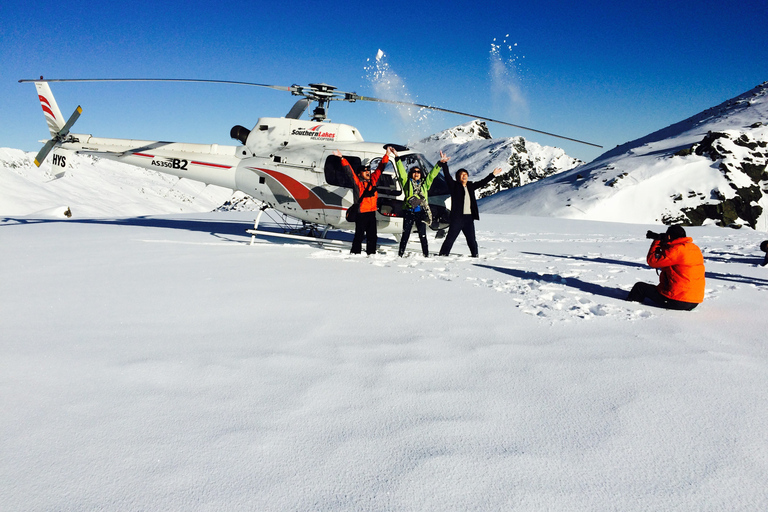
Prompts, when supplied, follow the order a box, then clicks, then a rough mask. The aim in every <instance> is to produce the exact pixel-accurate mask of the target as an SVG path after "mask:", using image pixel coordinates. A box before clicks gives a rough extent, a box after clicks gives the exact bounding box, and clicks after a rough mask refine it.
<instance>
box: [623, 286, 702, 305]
mask: <svg viewBox="0 0 768 512" xmlns="http://www.w3.org/2000/svg"><path fill="white" fill-rule="evenodd" d="M645 299H650V300H652V301H653V302H655V303H656V305H657V306H661V307H662V308H666V309H675V310H678V311H690V310H692V309H693V308H695V307H696V306H698V304H697V303H695V302H683V301H681V300H673V299H669V298H667V297H665V296H663V295H662V294H661V293H659V289H658V288H656V286H654V285H652V284H648V283H635V286H633V287H632V289H631V290H630V291H629V295H627V300H628V301H630V302H640V303H642V302H643V301H645Z"/></svg>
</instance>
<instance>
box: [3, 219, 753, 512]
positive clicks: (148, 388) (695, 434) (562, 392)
mask: <svg viewBox="0 0 768 512" xmlns="http://www.w3.org/2000/svg"><path fill="white" fill-rule="evenodd" d="M252 216H253V214H252V213H248V212H219V213H208V214H197V213H188V214H180V215H173V216H158V217H140V218H137V217H131V218H100V219H88V218H83V217H78V216H73V217H72V218H71V219H63V218H56V217H48V218H46V217H43V216H41V215H34V216H28V217H14V218H3V219H0V262H2V264H1V265H0V283H1V285H0V326H1V328H0V332H1V333H2V335H1V336H0V340H1V341H0V389H2V392H0V409H1V410H2V411H3V413H2V415H0V453H2V457H0V482H2V483H1V484H0V509H2V510H35V511H37V510H281V511H282V510H526V511H528V510H621V511H633V510H637V511H640V510H643V511H646V510H686V511H688V510H696V511H699V510H727V511H734V510H742V511H760V510H768V491H767V490H766V484H765V482H766V481H768V443H766V439H768V426H767V425H768V399H766V389H768V342H767V341H766V335H765V332H766V330H767V329H766V327H767V326H768V322H767V321H766V317H765V316H764V315H765V304H766V298H767V297H768V269H766V268H763V267H759V266H756V263H758V262H759V261H761V260H762V253H760V252H759V250H758V249H757V246H758V244H759V243H760V241H761V240H762V239H763V238H764V235H765V234H764V233H760V232H756V231H753V230H749V229H741V230H730V229H723V228H716V227H713V226H707V227H699V228H688V232H689V234H690V235H692V236H693V238H694V241H695V242H696V243H698V245H699V246H700V247H701V248H702V250H703V252H704V255H705V258H706V265H707V292H706V298H705V302H704V303H703V304H702V305H701V306H700V307H699V308H697V309H696V310H694V311H692V312H670V311H665V310H661V309H657V308H653V307H650V306H641V305H638V304H634V303H627V302H624V301H623V300H621V299H622V297H623V296H624V295H625V293H626V291H627V290H628V289H629V288H630V287H631V285H632V284H633V283H634V282H635V281H638V280H643V281H648V282H655V280H656V279H657V277H656V274H655V272H654V271H652V270H650V269H649V268H647V267H646V266H645V264H644V259H645V253H646V250H647V247H648V240H646V239H645V238H644V234H645V232H646V230H647V229H649V228H651V229H656V230H662V229H663V227H662V226H659V225H656V226H653V225H639V224H610V223H601V222H594V221H584V220H564V219H555V218H534V217H521V216H511V215H487V214H483V215H482V218H481V220H480V222H479V223H478V224H477V228H478V230H479V232H478V235H479V236H478V239H479V243H480V251H481V258H480V259H471V258H467V257H463V256H452V257H449V258H430V259H424V258H422V257H419V256H413V255H411V256H410V257H408V258H405V259H398V258H396V257H395V253H394V251H393V250H392V249H391V248H387V247H383V249H382V253H381V254H377V255H375V256H373V257H371V258H367V257H364V256H355V257H352V256H350V255H348V254H347V253H346V252H342V251H337V250H332V249H322V248H318V247H312V246H307V245H302V244H298V243H285V242H283V241H276V240H273V241H271V242H268V241H257V243H256V244H255V245H253V246H252V245H249V242H250V237H249V236H247V235H245V233H244V229H246V228H247V227H248V225H249V224H250V222H252ZM463 243H464V242H463V238H461V237H460V238H459V241H458V242H457V245H456V246H455V248H454V251H455V252H457V253H461V254H466V253H467V250H466V247H465V246H464V245H463ZM432 248H433V249H437V244H436V243H435V242H434V241H432Z"/></svg>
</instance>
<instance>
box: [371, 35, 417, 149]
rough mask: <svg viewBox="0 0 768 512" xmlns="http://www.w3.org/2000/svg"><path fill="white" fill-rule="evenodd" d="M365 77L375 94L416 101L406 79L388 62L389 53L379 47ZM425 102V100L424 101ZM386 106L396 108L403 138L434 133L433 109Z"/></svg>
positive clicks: (399, 130)
mask: <svg viewBox="0 0 768 512" xmlns="http://www.w3.org/2000/svg"><path fill="white" fill-rule="evenodd" d="M364 69H365V72H366V76H365V78H366V79H367V80H368V81H369V82H370V83H371V85H372V86H373V90H374V93H375V94H374V96H376V97H379V98H381V99H385V100H392V101H406V102H415V101H416V100H414V99H413V98H412V97H411V94H410V93H409V92H408V89H407V88H406V86H405V81H404V80H403V79H402V78H401V77H400V76H399V75H398V74H397V73H396V72H395V71H393V70H392V67H391V66H390V65H389V63H388V62H387V55H386V54H385V53H384V51H382V50H381V49H379V51H378V52H377V53H376V58H375V59H374V60H373V62H371V59H368V64H367V65H366V66H365V68H364ZM422 103H423V102H422ZM381 105H382V106H384V107H385V108H394V109H395V111H396V112H397V114H398V117H399V122H398V127H397V131H398V133H399V134H400V136H401V137H402V138H403V140H407V141H409V142H415V141H417V140H418V139H421V138H424V137H426V136H428V135H429V134H431V133H432V130H431V127H430V126H429V124H430V121H431V119H430V114H432V111H430V110H427V109H425V108H420V107H415V106H413V107H409V106H406V105H388V104H381Z"/></svg>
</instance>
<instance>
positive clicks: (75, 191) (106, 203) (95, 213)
mask: <svg viewBox="0 0 768 512" xmlns="http://www.w3.org/2000/svg"><path fill="white" fill-rule="evenodd" d="M62 153H65V152H62ZM34 157H35V154H34V153H25V152H23V151H20V150H17V149H8V148H0V215H29V214H34V213H39V212H43V213H46V214H47V215H51V216H62V215H64V212H66V211H67V210H68V211H69V213H70V214H71V215H73V216H75V217H104V216H131V215H153V214H161V213H182V212H205V211H211V210H213V209H214V208H216V207H217V206H219V205H221V204H222V203H223V202H224V201H226V200H228V199H229V198H230V197H231V196H232V191H231V190H229V189H223V188H221V187H216V186H214V185H209V186H206V185H204V184H203V183H197V182H193V181H190V180H183V179H179V178H176V177H175V176H169V175H166V174H160V173H157V172H154V171H150V170H146V169H141V168H138V167H135V166H131V165H126V164H122V163H119V162H112V161H109V160H104V159H100V158H95V157H91V156H87V155H76V154H72V153H70V152H66V162H67V163H66V167H64V168H61V167H55V168H53V167H51V163H50V162H51V158H50V157H49V158H47V159H46V161H45V162H43V164H42V165H41V166H40V168H39V169H38V168H37V167H36V166H35V164H34Z"/></svg>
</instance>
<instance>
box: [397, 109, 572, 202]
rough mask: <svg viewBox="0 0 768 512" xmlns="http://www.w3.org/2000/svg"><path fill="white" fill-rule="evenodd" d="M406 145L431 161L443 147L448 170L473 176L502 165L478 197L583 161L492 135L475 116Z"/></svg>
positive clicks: (534, 145) (553, 150)
mask: <svg viewBox="0 0 768 512" xmlns="http://www.w3.org/2000/svg"><path fill="white" fill-rule="evenodd" d="M409 147H411V148H413V149H415V150H417V151H420V152H422V153H424V154H425V155H426V156H427V158H428V159H430V161H432V162H437V161H438V160H439V159H440V151H443V152H444V153H445V154H446V155H448V156H450V157H451V160H450V161H449V162H448V164H449V167H450V169H451V172H455V171H457V170H459V169H462V168H464V169H467V171H469V175H470V179H473V180H476V179H481V178H484V177H485V176H487V175H488V174H489V173H491V172H492V171H493V170H494V169H495V168H497V167H501V169H502V171H503V172H502V174H501V175H499V176H497V177H496V179H495V180H494V181H493V182H491V183H489V184H488V185H487V186H486V187H484V188H482V189H480V191H479V192H478V197H485V196H488V195H491V194H494V193H496V192H499V191H500V190H506V189H508V188H513V187H519V186H522V185H525V184H528V183H532V182H534V181H537V180H540V179H541V178H544V177H546V176H551V175H553V174H557V173H559V172H562V171H566V170H568V169H572V168H574V167H576V166H577V165H579V164H582V163H583V162H582V161H581V160H578V159H576V158H572V157H569V156H568V155H566V154H565V151H563V150H562V149H560V148H555V147H551V146H541V145H540V144H537V143H535V142H531V141H528V140H526V139H525V138H524V137H510V138H499V139H494V138H492V136H491V132H490V131H489V130H488V127H487V126H486V124H485V123H484V122H483V121H477V120H475V121H470V122H468V123H465V124H462V125H459V126H456V127H454V128H450V129H448V130H444V131H442V132H439V133H436V134H434V135H431V136H429V137H427V138H426V139H423V140H420V141H418V142H415V143H412V144H410V145H409Z"/></svg>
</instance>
